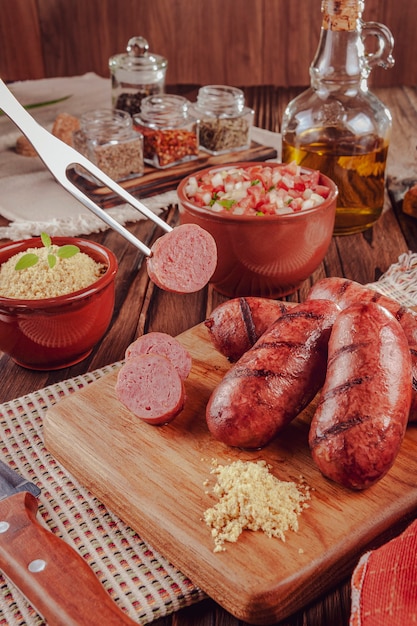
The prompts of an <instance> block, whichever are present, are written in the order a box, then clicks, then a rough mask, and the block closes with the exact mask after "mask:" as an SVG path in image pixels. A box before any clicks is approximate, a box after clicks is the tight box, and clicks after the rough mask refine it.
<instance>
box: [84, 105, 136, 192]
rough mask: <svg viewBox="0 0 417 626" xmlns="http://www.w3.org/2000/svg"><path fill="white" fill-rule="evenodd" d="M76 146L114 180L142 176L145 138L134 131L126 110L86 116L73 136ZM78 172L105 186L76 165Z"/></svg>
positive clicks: (89, 113) (104, 111)
mask: <svg viewBox="0 0 417 626" xmlns="http://www.w3.org/2000/svg"><path fill="white" fill-rule="evenodd" d="M73 145H74V148H75V149H76V150H78V152H80V153H81V154H83V155H84V156H85V157H87V159H89V160H90V161H91V162H92V163H94V164H95V165H97V167H99V168H100V169H101V170H102V171H103V172H104V173H105V174H107V175H108V176H110V178H112V179H113V180H115V181H120V180H125V179H127V178H132V177H133V176H140V175H142V174H143V170H144V162H143V137H142V135H141V134H140V133H138V132H137V131H136V130H135V129H134V128H133V123H132V118H131V117H130V115H129V113H126V111H118V110H112V109H99V110H95V111H89V112H87V113H84V114H83V115H82V116H81V118H80V130H77V131H75V133H74V134H73ZM75 170H76V172H77V173H78V174H80V175H81V176H83V177H84V178H87V179H88V180H91V181H92V182H94V183H96V184H97V183H98V184H102V183H100V181H97V179H95V178H94V177H93V176H91V174H89V173H88V172H87V171H86V170H85V169H84V168H82V167H80V166H76V167H75Z"/></svg>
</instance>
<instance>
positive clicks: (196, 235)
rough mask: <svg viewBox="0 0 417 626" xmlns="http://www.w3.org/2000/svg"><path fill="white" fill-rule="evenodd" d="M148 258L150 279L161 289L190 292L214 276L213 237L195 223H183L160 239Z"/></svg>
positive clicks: (215, 249) (214, 249) (214, 243)
mask: <svg viewBox="0 0 417 626" xmlns="http://www.w3.org/2000/svg"><path fill="white" fill-rule="evenodd" d="M151 253H152V254H151V256H149V257H148V258H147V270H148V275H149V278H150V279H151V280H152V281H153V282H154V283H155V284H156V285H157V286H158V287H160V288H161V289H165V290H166V291H173V292H175V293H193V292H194V291H199V289H202V288H203V287H204V286H205V285H206V284H207V283H208V282H209V280H210V278H211V277H212V275H213V274H214V270H215V269H216V265H217V246H216V242H215V241H214V238H213V237H212V235H211V234H210V233H208V232H207V231H206V230H204V229H203V228H201V226H198V225H197V224H182V225H181V226H176V227H175V228H174V229H173V230H171V231H170V232H169V233H165V235H162V237H159V239H157V240H156V241H155V243H154V244H153V246H152V248H151Z"/></svg>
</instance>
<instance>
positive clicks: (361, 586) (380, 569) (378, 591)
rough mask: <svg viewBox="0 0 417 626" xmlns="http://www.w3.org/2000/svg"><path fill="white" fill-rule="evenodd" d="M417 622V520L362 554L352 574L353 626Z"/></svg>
mask: <svg viewBox="0 0 417 626" xmlns="http://www.w3.org/2000/svg"><path fill="white" fill-rule="evenodd" d="M413 624H416V625H417V520H416V521H414V522H413V523H412V524H411V525H410V526H409V527H408V528H407V529H406V530H405V531H404V532H403V533H402V534H401V535H400V536H399V537H396V538H395V539H392V540H391V541H389V542H388V543H386V544H385V545H383V546H381V548H378V549H377V550H374V551H371V552H367V553H366V554H364V555H363V556H362V558H361V559H360V561H359V563H358V565H357V566H356V569H355V571H354V572H353V575H352V611H351V617H350V626H412V625H413Z"/></svg>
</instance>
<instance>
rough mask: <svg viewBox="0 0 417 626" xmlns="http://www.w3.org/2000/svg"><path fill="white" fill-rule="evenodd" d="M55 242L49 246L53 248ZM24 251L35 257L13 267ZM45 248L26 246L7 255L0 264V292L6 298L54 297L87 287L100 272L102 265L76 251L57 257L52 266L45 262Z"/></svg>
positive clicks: (101, 271)
mask: <svg viewBox="0 0 417 626" xmlns="http://www.w3.org/2000/svg"><path fill="white" fill-rule="evenodd" d="M57 249H58V246H52V247H51V250H50V251H51V252H56V250H57ZM27 253H34V254H37V255H38V257H39V261H38V262H37V263H36V265H33V266H32V267H27V268H25V269H23V270H16V269H15V265H16V263H17V261H18V260H19V259H20V258H21V257H22V256H23V255H24V254H27ZM47 254H48V250H47V249H46V248H29V249H27V250H25V251H24V252H19V253H17V254H15V255H14V256H12V257H10V259H8V260H7V261H6V262H5V263H2V265H0V295H1V296H4V297H6V298H22V299H28V300H40V299H42V298H55V297H56V296H62V295H65V294H67V293H72V292H73V291H78V290H79V289H83V288H84V287H88V286H89V285H91V284H92V283H94V282H95V281H96V280H97V279H98V278H100V276H102V275H103V273H104V270H105V266H104V265H102V264H101V263H97V262H96V261H94V259H92V258H91V257H89V256H88V254H85V253H84V252H79V253H77V254H75V255H74V256H72V257H70V258H68V259H61V258H57V262H56V265H55V266H54V267H53V268H50V267H49V266H48V262H47Z"/></svg>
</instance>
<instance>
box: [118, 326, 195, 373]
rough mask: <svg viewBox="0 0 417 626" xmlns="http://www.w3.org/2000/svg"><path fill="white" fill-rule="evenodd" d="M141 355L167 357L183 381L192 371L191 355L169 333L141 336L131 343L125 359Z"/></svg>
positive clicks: (152, 333)
mask: <svg viewBox="0 0 417 626" xmlns="http://www.w3.org/2000/svg"><path fill="white" fill-rule="evenodd" d="M141 354H159V355H160V356H164V357H166V358H167V359H168V360H169V361H171V363H172V364H173V366H174V367H175V369H176V370H177V371H178V373H179V375H180V376H181V378H182V379H183V380H185V379H186V378H187V377H188V375H189V373H190V370H191V366H192V359H191V355H190V353H189V352H188V350H186V349H185V348H184V346H183V345H181V344H180V342H179V341H177V339H175V338H174V337H171V335H168V334H167V333H160V332H151V333H146V335H141V336H140V337H138V338H137V339H136V340H135V341H134V342H133V343H131V344H130V345H129V346H128V347H127V348H126V352H125V358H126V359H131V358H135V357H137V356H140V355H141Z"/></svg>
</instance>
